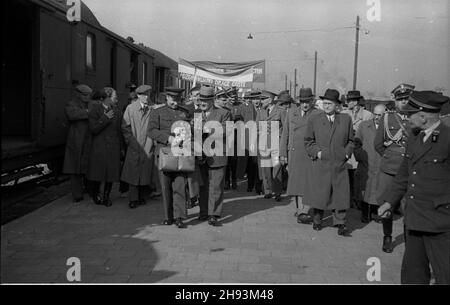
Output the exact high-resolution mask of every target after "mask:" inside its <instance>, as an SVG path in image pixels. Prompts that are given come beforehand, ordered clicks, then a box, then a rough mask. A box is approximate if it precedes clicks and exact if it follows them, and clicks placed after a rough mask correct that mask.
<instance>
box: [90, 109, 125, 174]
mask: <svg viewBox="0 0 450 305" xmlns="http://www.w3.org/2000/svg"><path fill="white" fill-rule="evenodd" d="M90 108H91V109H90V111H89V130H90V131H91V134H92V145H91V150H90V155H89V170H88V173H87V178H88V179H89V180H93V181H105V182H118V181H119V180H120V169H121V166H120V150H121V148H122V144H123V143H122V142H123V140H122V132H121V128H120V125H121V122H122V113H121V112H120V109H119V106H118V105H116V106H115V107H114V108H113V109H114V112H115V116H114V118H112V119H108V117H107V116H106V115H105V114H104V112H105V108H104V107H103V104H102V103H95V102H94V103H92V104H91V107H90Z"/></svg>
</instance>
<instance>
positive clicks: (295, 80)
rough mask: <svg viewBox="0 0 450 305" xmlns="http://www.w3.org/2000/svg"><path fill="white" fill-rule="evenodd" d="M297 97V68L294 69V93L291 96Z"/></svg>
mask: <svg viewBox="0 0 450 305" xmlns="http://www.w3.org/2000/svg"><path fill="white" fill-rule="evenodd" d="M296 95H297V68H295V69H294V92H293V94H292V96H296Z"/></svg>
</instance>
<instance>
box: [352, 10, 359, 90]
mask: <svg viewBox="0 0 450 305" xmlns="http://www.w3.org/2000/svg"><path fill="white" fill-rule="evenodd" d="M358 44H359V15H358V16H356V37H355V64H354V66H353V90H356V79H357V74H358Z"/></svg>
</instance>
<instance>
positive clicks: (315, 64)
mask: <svg viewBox="0 0 450 305" xmlns="http://www.w3.org/2000/svg"><path fill="white" fill-rule="evenodd" d="M316 81H317V51H315V52H314V91H313V92H314V95H316Z"/></svg>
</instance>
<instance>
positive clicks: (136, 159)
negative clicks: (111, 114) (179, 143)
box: [121, 85, 154, 209]
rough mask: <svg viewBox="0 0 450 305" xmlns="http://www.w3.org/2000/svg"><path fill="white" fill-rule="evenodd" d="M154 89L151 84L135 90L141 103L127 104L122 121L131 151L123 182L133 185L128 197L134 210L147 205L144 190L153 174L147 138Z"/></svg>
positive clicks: (126, 160)
mask: <svg viewBox="0 0 450 305" xmlns="http://www.w3.org/2000/svg"><path fill="white" fill-rule="evenodd" d="M151 89H152V87H151V86H149V85H142V86H139V87H138V88H137V89H136V94H137V96H138V100H137V101H136V102H135V103H132V104H130V105H128V107H127V108H126V110H125V113H124V115H123V121H122V133H123V136H124V139H125V143H126V145H127V146H128V149H127V154H126V157H125V162H124V165H123V169H122V176H121V180H122V181H124V182H127V183H128V184H129V185H130V188H129V191H128V197H129V201H130V202H129V207H130V208H132V209H133V208H136V207H137V206H138V205H140V204H145V199H144V197H143V191H142V187H143V186H149V185H150V183H151V182H152V173H153V172H154V159H153V158H154V154H153V140H152V139H151V138H150V137H148V136H147V129H148V123H149V118H150V112H151V109H150V106H149V96H150V91H151Z"/></svg>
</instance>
